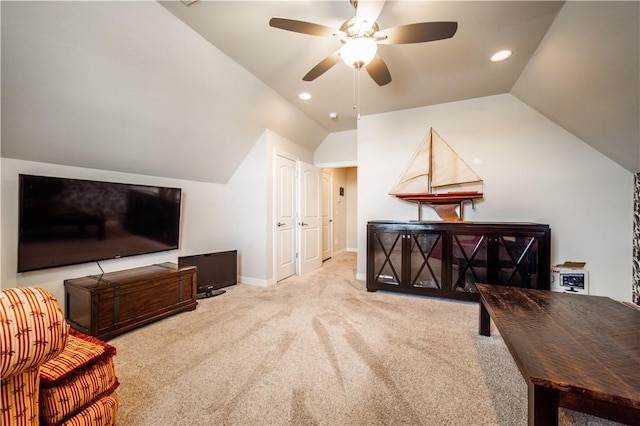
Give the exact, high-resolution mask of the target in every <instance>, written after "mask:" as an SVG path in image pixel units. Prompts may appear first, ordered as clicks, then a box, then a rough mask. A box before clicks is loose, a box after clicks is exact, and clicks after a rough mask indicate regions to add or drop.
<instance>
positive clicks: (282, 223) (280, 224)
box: [278, 222, 286, 226]
mask: <svg viewBox="0 0 640 426" xmlns="http://www.w3.org/2000/svg"><path fill="white" fill-rule="evenodd" d="M284 225H286V223H284V222H278V226H284Z"/></svg>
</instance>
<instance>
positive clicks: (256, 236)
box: [225, 130, 313, 286]
mask: <svg viewBox="0 0 640 426" xmlns="http://www.w3.org/2000/svg"><path fill="white" fill-rule="evenodd" d="M277 153H280V154H284V155H286V156H288V157H289V158H291V159H295V160H300V161H304V162H306V163H311V162H312V159H313V153H312V152H311V151H309V150H307V149H306V148H303V147H301V146H300V145H297V144H296V143H294V142H292V141H290V140H288V139H286V138H284V137H282V136H280V135H278V134H277V133H274V132H273V131H270V130H265V132H264V133H263V134H262V136H261V137H260V139H259V140H258V141H257V142H256V144H255V145H254V146H253V148H252V149H251V151H250V152H249V154H248V155H247V156H246V157H245V159H244V160H243V162H242V163H241V164H240V167H239V168H238V169H237V170H236V172H235V173H234V175H233V176H232V177H231V179H230V180H229V183H228V185H227V196H226V199H227V203H228V204H227V209H228V210H227V211H228V223H227V224H226V225H225V226H226V228H227V235H228V239H227V241H228V243H229V244H230V246H231V248H232V249H237V250H238V257H239V269H240V280H241V282H242V283H244V284H252V285H257V286H267V285H270V284H272V283H274V282H275V279H274V275H275V271H274V264H273V263H274V256H273V251H274V247H273V244H274V242H273V235H274V228H275V222H274V220H273V217H274V211H273V209H274V190H273V188H274V182H273V181H274V171H273V170H274V164H275V163H274V162H275V156H276V154H277Z"/></svg>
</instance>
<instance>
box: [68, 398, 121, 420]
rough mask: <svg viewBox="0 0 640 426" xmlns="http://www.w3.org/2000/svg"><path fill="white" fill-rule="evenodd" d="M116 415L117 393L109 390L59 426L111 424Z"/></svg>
mask: <svg viewBox="0 0 640 426" xmlns="http://www.w3.org/2000/svg"><path fill="white" fill-rule="evenodd" d="M117 416H118V395H117V394H116V393H115V392H111V393H109V394H107V395H105V396H103V397H102V398H100V399H98V400H97V401H95V402H94V403H93V404H91V405H90V406H88V407H87V408H85V409H84V410H82V411H81V412H79V413H78V414H76V415H75V416H73V417H72V418H70V419H69V420H67V421H66V422H64V423H62V424H61V426H112V425H115V424H116V418H117Z"/></svg>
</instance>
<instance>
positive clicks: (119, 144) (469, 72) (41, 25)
mask: <svg viewBox="0 0 640 426" xmlns="http://www.w3.org/2000/svg"><path fill="white" fill-rule="evenodd" d="M361 1H365V0H361ZM185 3H189V2H188V1H186V0H185V2H181V1H171V2H164V1H161V2H148V1H141V2H140V1H131V2H129V1H127V2H121V1H100V2H94V1H56V2H23V1H6V0H4V1H2V2H0V8H1V11H2V13H1V19H2V37H1V42H2V49H1V53H2V64H1V65H2V76H1V77H2V146H1V148H2V157H7V158H16V159H21V160H29V161H36V162H43V163H52V164H64V165H70V166H79V167H87V168H92V169H104V170H113V171H121V172H131V173H137V174H147V175H152V176H165V177H173V178H180V179H189V180H196V181H204V182H213V183H226V182H228V180H229V179H230V177H231V176H232V175H233V173H234V171H235V170H236V169H237V167H238V165H239V164H240V163H241V162H242V160H243V159H244V158H245V156H246V155H247V153H248V152H249V150H250V149H251V148H252V146H253V145H254V144H255V142H256V141H257V140H258V139H259V138H260V135H261V134H262V132H264V130H265V129H267V128H268V129H271V130H273V131H274V132H276V133H278V134H279V135H281V136H283V137H285V138H287V139H289V140H291V141H295V142H296V143H298V144H300V145H301V146H302V147H304V148H306V149H308V150H311V151H313V150H315V149H316V148H317V146H318V145H319V144H320V143H321V142H322V140H323V139H324V138H325V137H326V136H327V134H328V133H330V132H339V131H343V130H349V129H355V128H356V127H357V120H356V118H355V112H354V110H353V105H354V98H355V99H357V98H358V97H359V102H358V105H359V108H360V113H361V114H362V115H369V114H375V113H382V112H387V111H393V110H401V109H406V108H414V107H420V106H427V105H434V104H440V103H445V102H452V101H459V100H464V99H470V98H477V97H482V96H490V95H496V94H504V93H511V94H512V95H514V96H516V97H517V98H519V99H520V100H521V101H523V102H524V103H526V104H528V105H530V106H531V107H533V108H535V109H536V110H537V111H539V112H540V113H541V114H543V115H545V116H546V117H548V118H549V119H551V120H553V121H554V122H555V123H557V124H558V125H560V126H562V127H563V128H565V129H566V130H567V131H569V132H571V133H573V134H574V135H576V136H577V137H579V138H580V139H582V140H583V141H585V142H586V143H588V144H590V145H591V146H593V147H594V148H595V149H597V150H598V151H600V152H602V153H603V154H604V155H606V156H608V157H609V158H610V159H612V160H613V161H615V162H617V163H618V164H620V165H621V166H622V167H624V168H626V169H627V170H629V171H631V172H640V130H639V116H640V106H639V104H640V99H639V98H640V96H639V93H640V77H639V74H640V71H639V64H640V46H639V44H640V29H639V28H640V3H639V2H634V1H628V2H610V1H585V2H582V1H569V2H544V1H496V2H491V1H441V2H438V1H394V0H388V1H387V2H386V3H385V5H384V8H383V10H382V13H381V14H380V17H379V19H378V21H377V22H378V24H379V26H380V28H383V29H384V28H390V27H396V26H400V25H405V24H411V23H416V22H430V21H456V22H457V23H458V30H457V32H456V34H455V35H454V37H453V38H450V39H446V40H440V41H434V42H428V43H419V44H406V45H381V46H379V53H380V55H381V56H382V57H383V58H384V61H385V62H386V64H387V66H388V68H389V70H390V73H391V77H392V81H391V82H390V83H389V84H387V85H384V86H382V87H380V86H378V85H376V84H375V83H374V82H373V81H372V80H371V78H369V76H368V75H367V74H366V73H365V72H364V71H360V73H359V74H355V72H354V71H353V70H351V69H349V68H347V66H346V65H344V64H342V63H337V64H336V65H335V66H333V67H332V68H331V69H329V70H328V71H327V72H325V73H324V74H322V75H321V76H319V77H318V78H316V79H315V80H313V81H311V82H305V81H303V80H302V77H303V76H304V75H305V74H306V73H307V72H308V71H309V70H310V69H311V68H312V67H313V66H315V65H316V64H317V63H318V62H320V61H321V60H322V59H323V58H325V57H327V55H330V54H331V53H333V52H335V51H336V50H337V49H338V48H339V47H340V43H339V42H338V41H337V40H335V39H332V38H330V37H328V38H322V37H315V36H310V35H306V34H299V33H294V32H290V31H284V30H280V29H276V28H272V27H270V26H269V19H270V18H271V17H283V18H291V19H297V20H302V21H308V22H313V23H317V24H321V25H325V26H329V27H332V28H338V27H340V25H342V23H343V22H344V21H345V20H347V19H348V18H349V17H351V16H352V15H353V13H354V11H353V7H352V6H351V4H350V3H349V1H348V0H335V1H316V0H291V1H204V0H199V1H196V2H192V3H191V4H190V5H187V4H185ZM505 48H507V49H510V50H512V51H513V56H512V57H511V58H510V59H508V60H506V61H504V62H501V63H491V62H490V61H489V56H490V55H491V54H492V53H494V52H495V51H496V50H500V49H505ZM357 76H359V80H360V82H359V84H357V78H356V77H357ZM356 87H359V91H358V93H359V96H354V88H356ZM302 91H306V92H309V93H310V94H311V95H312V96H313V97H312V99H310V100H308V101H301V100H300V99H298V94H299V93H300V92H302ZM332 112H335V113H336V114H337V118H336V119H331V118H329V114H330V113H332Z"/></svg>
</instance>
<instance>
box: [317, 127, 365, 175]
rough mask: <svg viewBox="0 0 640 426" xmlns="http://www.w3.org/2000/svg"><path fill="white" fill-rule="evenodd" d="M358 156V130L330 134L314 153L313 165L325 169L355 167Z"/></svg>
mask: <svg viewBox="0 0 640 426" xmlns="http://www.w3.org/2000/svg"><path fill="white" fill-rule="evenodd" d="M357 154H358V146H357V131H356V130H345V131H343V132H335V133H329V134H328V135H327V137H326V138H325V139H324V141H322V143H321V144H320V146H318V148H316V150H315V152H314V153H313V163H314V164H315V165H316V166H318V167H325V168H329V167H348V166H355V165H356V162H357V160H358V155H357Z"/></svg>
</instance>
